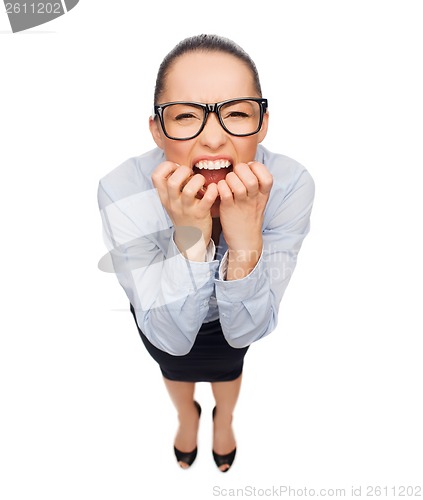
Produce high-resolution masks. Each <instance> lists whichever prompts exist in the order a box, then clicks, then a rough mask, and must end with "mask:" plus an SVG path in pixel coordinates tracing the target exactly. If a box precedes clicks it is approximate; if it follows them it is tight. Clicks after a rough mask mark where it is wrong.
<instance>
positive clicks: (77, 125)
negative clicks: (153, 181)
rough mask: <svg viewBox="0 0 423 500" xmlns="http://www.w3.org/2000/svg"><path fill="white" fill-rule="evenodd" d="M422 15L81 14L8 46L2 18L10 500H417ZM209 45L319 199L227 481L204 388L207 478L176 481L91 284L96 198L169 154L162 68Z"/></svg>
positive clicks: (123, 1)
mask: <svg viewBox="0 0 423 500" xmlns="http://www.w3.org/2000/svg"><path fill="white" fill-rule="evenodd" d="M420 12H421V10H420V2H417V1H416V2H412V1H402V2H399V1H398V2H392V1H384V2H376V1H366V2H364V1H358V2H357V1H356V2H341V1H319V2H314V1H296V2H288V1H281V2H275V1H274V0H271V1H269V0H262V1H260V2H251V1H245V0H244V1H238V0H232V1H228V0H225V1H222V0H214V1H213V2H207V3H205V2H198V1H185V2H184V1H179V2H171V1H168V0H165V1H162V2H150V3H147V2H140V1H139V0H119V1H111V0H90V1H88V0H81V1H80V3H79V4H78V5H77V6H76V7H75V8H74V9H73V10H71V11H70V12H69V13H68V14H66V15H65V16H63V17H61V18H58V19H56V20H54V21H52V22H50V23H48V24H45V25H42V26H39V27H37V28H34V29H32V30H28V31H26V32H22V33H17V34H12V32H11V30H10V26H9V24H8V19H7V17H6V14H5V13H4V12H3V9H2V13H1V14H0V31H1V33H0V72H1V79H0V141H1V144H0V167H1V182H0V190H1V191H0V203H1V207H0V213H1V241H2V243H1V250H0V251H1V264H2V265H1V268H2V272H1V280H0V283H1V303H0V306H1V326H0V327H1V346H0V347H1V350H0V363H1V364H0V380H1V393H0V401H1V410H0V419H1V426H0V433H1V436H0V438H1V441H0V459H1V463H0V471H1V472H0V474H1V479H0V497H1V498H2V499H5V500H15V499H19V500H23V499H25V500H30V499H33V498H34V499H35V498H36V499H43V500H50V499H55V500H56V499H60V500H68V499H72V500H73V499H80V500H91V499H97V498H98V499H102V500H103V499H104V500H106V499H125V500H133V499H144V498H153V499H156V498H172V499H177V500H179V499H181V500H190V499H200V498H201V499H208V498H215V497H216V496H223V494H224V493H227V494H229V493H230V492H229V489H230V488H232V489H238V492H237V493H238V496H240V495H241V493H244V496H247V494H248V491H250V493H251V492H252V491H253V490H251V489H250V490H249V489H248V488H253V487H255V488H256V496H265V495H266V494H267V493H270V491H265V490H266V489H271V488H273V487H276V488H279V487H280V486H291V488H295V489H303V488H308V489H310V488H314V489H315V490H316V495H317V494H318V493H319V488H327V489H329V488H345V489H346V496H347V498H349V497H350V491H351V487H352V486H354V487H355V488H357V487H359V486H362V496H363V497H364V496H365V494H366V493H367V490H366V486H367V485H374V486H376V485H379V486H382V487H384V486H388V487H389V488H390V487H393V486H397V487H398V486H400V485H411V486H416V485H419V484H420V485H422V484H423V477H422V472H421V471H422V470H423V456H422V444H423V431H422V425H421V422H422V421H423V411H422V403H421V394H422V380H423V373H422V372H423V368H422V340H421V336H422V333H423V328H422V319H421V307H422V278H423V273H422V263H421V261H422V251H423V245H422V237H421V232H422V214H423V210H422V208H423V207H422V195H421V191H422V189H421V182H422V181H421V179H422V176H421V171H422V168H423V162H422V157H423V155H422V137H423V130H422V128H423V127H422V121H423V99H422V90H421V89H422V88H423V77H422V47H423V30H422V28H421V26H422V22H421V15H420ZM202 32H215V33H218V34H221V35H225V36H228V37H230V38H232V39H233V40H235V41H236V42H238V43H239V44H240V45H241V46H243V47H244V48H245V49H246V50H247V52H249V53H250V55H251V56H252V58H253V59H254V60H255V61H256V64H257V66H258V69H259V72H260V74H261V80H262V87H263V93H264V96H265V97H267V98H268V99H269V103H270V116H271V122H270V125H271V128H270V132H269V134H268V137H267V138H266V140H265V143H264V145H265V146H267V147H268V148H269V149H271V150H273V151H277V152H281V153H284V154H286V155H288V156H291V157H293V158H295V159H296V160H298V161H300V162H301V163H302V164H304V165H305V166H306V167H307V168H308V170H309V171H310V173H311V174H312V175H313V177H314V179H315V182H316V201H315V207H314V211H313V215H312V230H311V232H310V234H309V236H308V237H307V238H306V240H305V242H304V245H303V248H302V250H301V253H300V256H299V262H298V266H297V270H296V271H295V274H294V277H293V279H292V281H291V284H290V286H289V287H288V290H287V292H286V295H285V297H284V299H283V301H282V305H281V310H280V322H279V325H278V327H277V330H276V331H274V332H273V333H272V334H271V335H270V336H268V337H267V338H266V339H264V340H262V341H260V342H258V343H256V344H254V345H253V347H252V348H251V349H250V351H249V353H248V356H247V358H246V361H245V370H244V381H243V388H242V393H241V396H240V399H239V404H238V406H237V409H236V414H235V419H234V425H235V431H236V436H237V441H238V455H237V459H236V462H235V463H234V466H233V468H232V470H231V471H230V472H229V473H227V474H222V473H220V472H219V471H218V470H217V468H216V467H215V465H214V462H213V459H212V455H211V410H212V407H213V400H212V396H211V391H210V387H209V385H208V384H199V385H198V389H197V394H196V396H197V399H198V400H199V401H200V403H201V404H202V406H203V416H202V418H201V430H200V435H199V444H198V446H199V455H198V458H197V461H196V463H195V465H194V466H193V467H192V468H191V469H190V470H188V471H182V470H180V469H179V468H178V466H177V464H176V460H175V458H174V456H173V450H172V445H173V437H174V433H175V430H176V414H175V411H174V409H173V406H172V404H171V402H170V400H169V398H168V395H167V393H166V391H165V388H164V385H163V383H162V380H161V376H160V373H159V370H158V367H157V366H156V364H155V363H154V361H153V360H152V359H151V358H150V357H149V356H148V354H147V352H146V351H145V349H144V347H143V345H142V343H141V341H140V339H139V337H138V332H137V331H136V328H135V324H134V322H133V319H132V317H131V316H130V313H129V312H128V311H127V309H128V302H127V299H126V296H125V294H124V292H123V290H122V289H121V288H120V286H119V284H118V282H117V280H116V278H115V276H113V275H110V274H104V273H102V272H100V271H99V270H98V269H97V262H98V260H99V259H100V258H101V256H102V255H103V254H104V253H105V251H106V249H105V246H104V244H103V241H102V235H101V221H100V216H99V213H98V208H97V200H96V191H97V183H98V180H99V178H100V177H102V176H103V175H105V174H106V173H107V172H109V171H110V170H111V169H113V168H115V167H116V166H117V165H119V164H120V163H122V162H123V161H124V160H126V159H127V158H129V157H131V156H135V155H139V154H141V153H143V152H145V151H146V150H148V149H151V148H152V147H153V146H154V144H153V141H152V139H151V137H150V136H149V131H148V116H149V113H150V111H151V107H152V95H153V89H154V81H155V75H156V72H157V69H158V66H159V63H160V62H161V60H162V58H163V57H164V56H165V54H166V53H167V52H168V51H169V50H170V49H171V48H172V47H173V46H174V45H175V44H176V43H177V42H178V41H180V40H181V39H182V38H185V37H186V36H190V35H194V34H198V33H202ZM260 488H261V490H260ZM225 489H226V490H225ZM392 491H393V490H389V495H390V496H389V498H394V497H393V495H392ZM398 491H399V490H397V494H398ZM302 493H303V496H304V490H302ZM421 494H422V495H423V492H422V493H421ZM384 495H385V490H382V496H384ZM285 496H286V497H287V495H285ZM291 496H292V493H291ZM297 496H298V495H297Z"/></svg>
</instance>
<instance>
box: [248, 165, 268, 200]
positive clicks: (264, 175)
mask: <svg viewBox="0 0 423 500" xmlns="http://www.w3.org/2000/svg"><path fill="white" fill-rule="evenodd" d="M248 165H249V167H250V169H251V171H252V172H253V173H254V174H255V176H256V177H257V179H258V182H259V190H260V193H262V194H269V193H270V190H271V189H272V186H273V176H272V174H271V173H270V172H269V170H268V169H267V167H266V166H265V165H263V163H259V162H258V161H251V162H250V163H249V164H248Z"/></svg>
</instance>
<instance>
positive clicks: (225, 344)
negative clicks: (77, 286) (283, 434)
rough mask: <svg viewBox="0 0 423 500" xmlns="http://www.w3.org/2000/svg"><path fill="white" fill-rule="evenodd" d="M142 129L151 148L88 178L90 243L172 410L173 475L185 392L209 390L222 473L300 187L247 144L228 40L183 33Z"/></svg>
mask: <svg viewBox="0 0 423 500" xmlns="http://www.w3.org/2000/svg"><path fill="white" fill-rule="evenodd" d="M149 125H150V131H151V134H152V136H153V139H154V141H155V143H156V144H157V148H156V149H154V150H153V151H150V152H148V153H146V154H144V155H142V156H139V157H136V158H131V159H129V160H127V161H126V162H124V163H123V164H122V165H120V166H119V167H117V168H116V169H114V170H113V171H112V172H110V173H109V174H108V175H106V176H105V177H104V178H103V179H101V181H100V184H99V191H98V199H99V206H100V209H101V214H102V218H103V227H104V234H105V237H106V243H107V245H108V247H109V249H110V256H111V258H112V261H113V264H112V265H113V270H114V272H116V274H117V276H118V279H119V281H120V283H121V285H122V287H123V288H124V290H125V292H126V294H127V296H128V298H129V300H130V309H131V312H132V314H133V316H134V319H135V322H136V324H137V327H138V330H139V334H140V336H141V339H142V341H143V343H144V344H145V346H146V348H147V350H148V352H149V353H150V354H151V356H152V357H153V358H154V359H155V360H156V361H157V362H158V364H159V366H160V369H161V372H162V374H163V377H164V382H165V385H166V387H167V390H168V392H169V395H170V397H171V399H172V401H173V403H174V405H175V407H176V410H177V413H178V418H179V428H178V431H177V434H176V437H175V441H174V450H175V454H176V457H177V460H178V462H179V464H180V466H181V467H182V468H188V467H189V466H190V465H191V464H192V463H193V461H194V459H195V457H196V454H197V431H198V426H199V420H200V415H201V407H200V405H199V403H198V402H196V401H195V400H194V391H195V383H196V382H210V383H211V387H212V391H213V396H214V398H215V401H216V406H215V408H214V410H213V450H212V451H213V457H214V460H215V462H216V465H217V466H218V468H219V469H220V470H221V471H222V472H226V471H227V470H228V469H229V468H230V467H231V465H232V463H233V460H234V457H235V452H236V441H235V436H234V432H233V429H232V414H233V411H234V408H235V405H236V402H237V398H238V394H239V391H240V386H241V378H242V368H243V360H244V356H245V354H246V352H247V350H248V348H249V346H250V345H251V344H252V343H253V342H255V341H257V340H259V339H260V338H263V337H264V336H265V335H267V334H269V333H270V332H271V331H272V330H273V329H274V328H275V327H276V324H277V317H278V308H279V303H280V301H281V298H282V295H283V293H284V291H285V289H286V286H287V284H288V282H289V279H290V277H291V275H292V272H293V270H294V267H295V263H296V256H297V253H298V251H299V249H300V247H301V243H302V241H303V239H304V237H305V236H306V234H307V233H308V230H309V218H310V212H311V207H312V201H313V196H314V184H313V180H312V178H311V177H310V175H309V174H308V172H307V171H306V170H305V168H304V167H302V166H301V165H300V164H298V163H297V162H295V161H294V160H292V159H290V158H287V157H285V156H282V155H278V154H274V153H271V152H270V151H268V150H267V149H265V148H264V147H263V146H261V145H260V143H261V142H262V141H263V139H264V138H265V136H266V132H267V128H268V111H267V101H266V99H264V98H263V97H262V94H261V88H260V81H259V76H258V73H257V70H256V67H255V65H254V63H253V61H252V60H251V59H250V57H249V56H248V55H247V54H246V53H245V52H244V51H243V50H242V49H241V48H240V47H239V46H238V45H236V44H235V43H233V42H232V41H230V40H228V39H225V38H222V37H218V36H215V35H200V36H195V37H192V38H188V39H186V40H183V41H182V42H181V43H179V44H178V45H177V46H176V47H175V48H174V49H173V50H172V51H171V52H170V53H169V54H168V55H167V56H166V58H165V59H164V61H163V62H162V64H161V66H160V69H159V72H158V75H157V81H156V87H155V95H154V116H152V117H151V118H150V122H149Z"/></svg>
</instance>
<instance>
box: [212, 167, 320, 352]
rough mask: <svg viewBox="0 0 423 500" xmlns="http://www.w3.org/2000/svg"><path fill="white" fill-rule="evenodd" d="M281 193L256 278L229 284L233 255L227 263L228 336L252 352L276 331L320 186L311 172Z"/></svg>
mask: <svg viewBox="0 0 423 500" xmlns="http://www.w3.org/2000/svg"><path fill="white" fill-rule="evenodd" d="M276 193H277V195H278V196H279V195H281V201H280V202H278V205H279V206H278V207H277V209H276V210H275V212H274V215H272V218H271V220H270V221H269V222H268V223H267V224H266V227H264V228H263V231H262V238H263V248H262V252H261V253H259V254H258V255H257V254H256V253H255V252H254V253H253V255H257V259H256V265H255V266H254V268H253V269H252V270H251V272H250V273H249V274H246V275H245V276H244V277H242V278H241V279H234V280H227V279H225V278H226V276H225V272H226V270H227V269H228V267H229V254H230V250H228V252H227V254H226V255H225V257H224V259H223V260H222V263H221V268H220V273H219V280H217V281H216V297H217V301H218V305H219V311H220V318H221V324H222V328H223V332H224V334H225V337H226V339H227V341H228V343H229V344H230V345H232V346H233V347H244V346H247V345H249V344H251V343H252V342H255V341H256V340H259V339H260V338H263V337H264V336H266V335H268V334H269V333H270V332H271V331H272V330H274V328H275V327H276V325H277V321H278V309H279V304H280V302H281V299H282V296H283V294H284V292H285V290H286V287H287V286H288V283H289V280H290V278H291V276H292V273H293V271H294V268H295V265H296V259H297V254H298V252H299V250H300V248H301V244H302V241H303V239H304V237H305V236H306V235H307V233H308V231H309V219H310V213H311V208H312V203H313V198H314V182H313V180H312V178H311V176H310V175H309V174H308V172H307V171H305V170H304V171H303V172H302V173H301V175H300V176H299V178H298V179H297V181H296V182H295V184H294V185H293V186H292V187H291V189H290V190H289V192H288V193H282V192H280V190H279V191H277V192H276ZM252 261H253V260H252ZM235 268H236V263H235ZM235 268H234V269H235ZM239 273H241V271H239Z"/></svg>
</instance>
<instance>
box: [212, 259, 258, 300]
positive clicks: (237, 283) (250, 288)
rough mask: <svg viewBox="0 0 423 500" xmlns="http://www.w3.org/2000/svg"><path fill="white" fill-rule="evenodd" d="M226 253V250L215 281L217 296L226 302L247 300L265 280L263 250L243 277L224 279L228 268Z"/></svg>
mask: <svg viewBox="0 0 423 500" xmlns="http://www.w3.org/2000/svg"><path fill="white" fill-rule="evenodd" d="M228 254H229V250H228V251H226V253H225V255H224V256H223V258H222V260H221V263H220V266H219V273H218V275H219V278H218V279H217V280H215V282H216V293H218V294H219V297H220V298H221V299H223V300H225V301H228V302H241V301H243V300H247V299H249V298H251V297H254V295H255V294H256V293H257V292H258V291H259V290H260V289H261V288H262V286H263V282H264V281H265V280H266V271H265V262H264V259H263V251H262V253H261V255H260V258H259V260H258V261H257V264H256V265H255V266H254V268H253V270H252V271H251V272H250V273H249V274H247V276H245V277H244V278H241V279H237V280H230V281H226V274H227V270H228Z"/></svg>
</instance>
